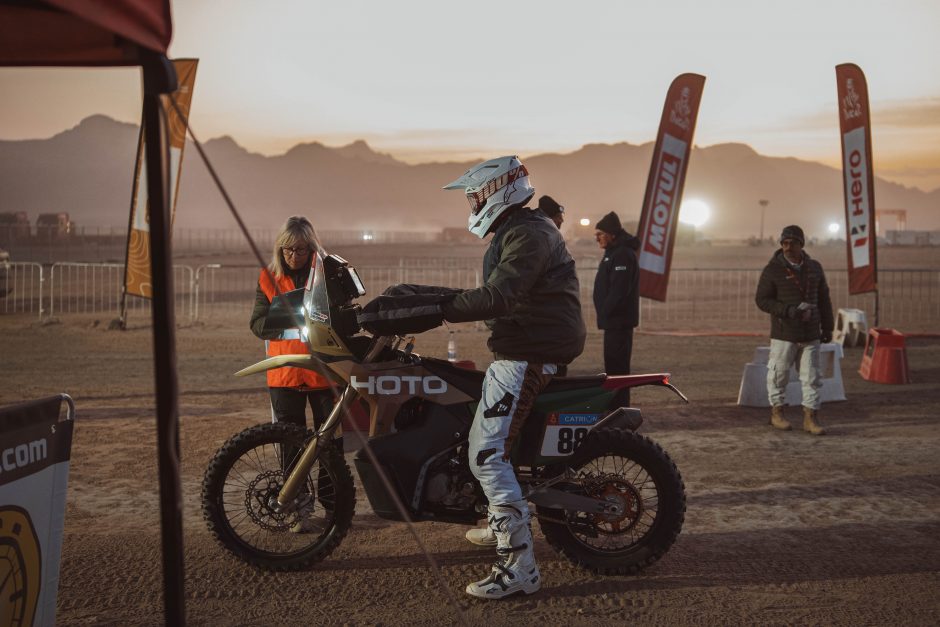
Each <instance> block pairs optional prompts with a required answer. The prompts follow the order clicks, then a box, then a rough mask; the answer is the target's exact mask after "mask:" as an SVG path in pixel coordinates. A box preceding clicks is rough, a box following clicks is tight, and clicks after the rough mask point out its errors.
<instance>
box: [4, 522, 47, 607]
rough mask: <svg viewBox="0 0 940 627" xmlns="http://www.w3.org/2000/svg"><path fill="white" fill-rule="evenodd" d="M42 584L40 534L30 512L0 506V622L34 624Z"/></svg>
mask: <svg viewBox="0 0 940 627" xmlns="http://www.w3.org/2000/svg"><path fill="white" fill-rule="evenodd" d="M41 585H42V559H41V557H40V554H39V538H38V536H37V535H36V529H35V528H34V527H33V521H32V519H31V518H30V517H29V512H27V511H26V510H25V509H22V508H20V507H15V506H7V507H4V508H0V625H32V624H33V616H34V615H35V614H36V603H37V602H38V601H39V588H40V586H41Z"/></svg>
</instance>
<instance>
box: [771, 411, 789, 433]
mask: <svg viewBox="0 0 940 627" xmlns="http://www.w3.org/2000/svg"><path fill="white" fill-rule="evenodd" d="M770 424H771V426H772V427H773V428H774V429H780V430H781V431H789V430H790V421H788V420H787V419H786V418H784V417H783V405H774V406H773V408H772V409H771V410H770Z"/></svg>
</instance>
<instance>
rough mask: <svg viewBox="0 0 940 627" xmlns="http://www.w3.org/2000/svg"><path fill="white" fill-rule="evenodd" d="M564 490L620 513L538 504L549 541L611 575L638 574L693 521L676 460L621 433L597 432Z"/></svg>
mask: <svg viewBox="0 0 940 627" xmlns="http://www.w3.org/2000/svg"><path fill="white" fill-rule="evenodd" d="M562 472H564V473H566V474H567V478H566V479H564V480H562V481H561V482H559V483H558V484H556V485H555V487H556V488H558V489H562V490H566V491H569V492H572V493H575V494H579V495H583V496H590V497H593V498H597V499H604V500H607V501H609V502H611V503H615V504H617V505H619V506H620V511H619V513H617V514H593V513H587V512H575V511H567V510H560V509H551V508H545V507H538V508H537V509H536V512H537V514H538V517H539V526H540V527H541V528H542V533H544V534H545V539H546V540H548V543H549V544H551V545H552V547H553V548H554V549H555V550H556V551H558V552H559V553H560V554H562V555H564V556H565V557H566V558H568V559H569V560H571V561H572V562H574V563H575V564H578V565H579V566H582V567H584V568H587V569H588V570H591V571H594V572H596V573H598V574H605V575H624V574H630V573H636V572H638V571H640V570H642V569H643V568H646V567H647V566H649V565H650V564H652V563H654V562H655V561H657V560H658V559H659V558H661V557H662V556H663V555H665V553H666V551H668V550H669V548H670V547H671V546H672V544H673V543H674V542H675V541H676V538H677V537H678V535H679V532H680V531H681V530H682V523H683V522H684V520H685V486H684V485H683V483H682V477H681V476H680V475H679V470H678V468H676V465H675V463H673V461H672V460H671V459H670V458H669V456H668V455H667V454H666V452H665V451H664V450H663V449H662V447H660V446H659V445H658V444H656V443H655V442H653V441H652V440H650V439H649V438H647V437H645V436H642V435H639V434H637V433H634V432H632V431H624V430H621V429H609V430H604V431H600V432H592V433H590V434H589V435H588V436H587V437H586V438H585V439H584V441H583V442H582V443H581V445H580V446H579V447H578V448H577V449H576V450H575V452H574V453H573V454H572V456H571V458H570V459H569V460H568V463H567V464H565V465H564V466H559V467H557V468H555V469H554V476H557V474H559V473H562Z"/></svg>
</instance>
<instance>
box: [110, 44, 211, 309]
mask: <svg viewBox="0 0 940 627" xmlns="http://www.w3.org/2000/svg"><path fill="white" fill-rule="evenodd" d="M198 62H199V61H198V59H177V60H175V61H173V65H174V67H175V68H176V75H177V77H178V79H179V90H178V91H177V92H176V93H175V94H173V98H174V100H176V104H177V105H178V106H179V108H180V110H181V111H182V112H183V115H185V116H186V117H187V118H189V106H190V104H191V103H192V99H193V85H194V84H195V82H196V64H197V63H198ZM162 99H163V108H164V110H166V114H167V127H168V129H169V134H170V194H171V195H170V211H171V215H170V225H172V224H173V218H174V217H175V216H176V197H177V193H176V192H177V190H179V174H180V171H181V170H182V168H183V148H184V147H185V146H186V122H185V121H184V120H183V119H181V118H180V116H179V114H177V112H176V109H175V108H174V107H173V105H172V104H170V101H169V99H168V98H167V97H166V96H163V97H162ZM146 171H147V163H146V157H145V156H144V134H143V128H141V133H140V141H139V142H138V145H137V165H136V166H135V168H134V189H133V192H132V194H131V218H130V228H129V229H128V231H127V265H126V267H125V270H124V287H125V289H126V291H127V293H128V294H134V295H136V296H143V297H144V298H150V297H151V296H152V295H153V293H152V286H151V284H150V236H149V232H150V203H149V199H148V198H147V185H146V184H145V181H144V177H142V176H141V173H142V172H146Z"/></svg>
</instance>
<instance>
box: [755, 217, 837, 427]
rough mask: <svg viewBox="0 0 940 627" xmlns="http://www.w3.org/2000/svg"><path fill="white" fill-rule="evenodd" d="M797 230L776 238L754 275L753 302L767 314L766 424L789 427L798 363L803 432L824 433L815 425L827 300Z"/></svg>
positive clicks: (827, 335)
mask: <svg viewBox="0 0 940 627" xmlns="http://www.w3.org/2000/svg"><path fill="white" fill-rule="evenodd" d="M805 241H806V240H805V238H804V236H803V229H801V228H800V227H798V226H796V225H791V226H788V227H786V228H784V229H783V232H782V233H781V234H780V249H778V250H777V252H775V253H774V255H773V257H771V258H770V261H769V262H768V263H767V266H766V267H765V268H764V271H763V272H762V273H761V275H760V282H759V283H758V284H757V295H756V297H755V301H756V302H757V306H758V307H760V309H761V311H765V312H767V313H769V314H770V360H769V362H768V364H767V396H768V398H769V400H770V405H771V412H770V424H771V425H773V426H774V427H775V428H777V429H782V430H784V431H786V430H789V429H790V423H789V422H788V421H787V419H786V418H784V416H783V404H784V397H785V395H786V388H787V383H788V382H789V378H790V376H789V374H790V367H791V366H793V365H794V364H797V365H798V370H799V373H800V382H801V383H802V389H803V429H804V430H805V431H808V432H809V433H812V434H813V435H822V434H823V433H825V431H824V430H823V428H822V427H821V426H820V425H819V422H818V415H817V413H818V411H819V405H820V401H819V389H820V388H821V387H822V382H821V380H820V372H819V344H820V342H822V343H826V342H830V341H832V328H833V319H832V301H831V300H830V299H829V286H828V285H827V284H826V275H825V273H824V272H823V269H822V265H820V263H819V262H818V261H816V260H815V259H811V258H810V256H809V255H808V254H806V252H805V251H804V250H803V245H804V244H805Z"/></svg>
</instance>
